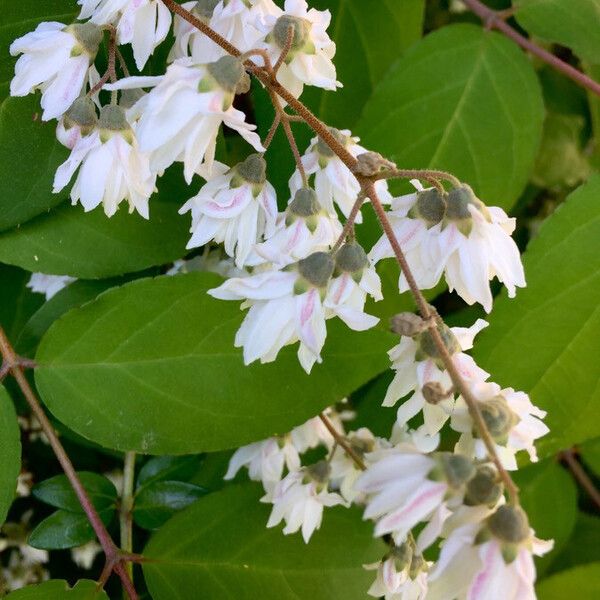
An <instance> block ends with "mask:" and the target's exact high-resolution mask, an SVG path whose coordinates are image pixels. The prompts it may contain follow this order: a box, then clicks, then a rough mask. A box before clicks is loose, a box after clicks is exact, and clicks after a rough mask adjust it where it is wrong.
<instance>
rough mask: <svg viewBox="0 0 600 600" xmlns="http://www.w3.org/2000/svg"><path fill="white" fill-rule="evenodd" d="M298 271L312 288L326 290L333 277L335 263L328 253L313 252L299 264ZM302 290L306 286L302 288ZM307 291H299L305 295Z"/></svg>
mask: <svg viewBox="0 0 600 600" xmlns="http://www.w3.org/2000/svg"><path fill="white" fill-rule="evenodd" d="M297 265H298V271H299V272H300V275H301V276H302V278H303V279H304V280H305V281H306V282H307V283H308V284H309V286H310V287H316V288H325V287H326V286H327V284H328V283H329V280H330V279H331V276H332V275H333V270H334V268H335V263H334V261H333V258H332V257H331V255H330V254H328V253H327V252H313V253H312V254H311V255H310V256H308V257H307V258H304V259H302V260H300V261H298V263H297ZM300 287H301V288H302V287H304V286H300ZM304 291H306V290H303V291H300V289H298V290H297V293H298V292H299V293H303V292H304Z"/></svg>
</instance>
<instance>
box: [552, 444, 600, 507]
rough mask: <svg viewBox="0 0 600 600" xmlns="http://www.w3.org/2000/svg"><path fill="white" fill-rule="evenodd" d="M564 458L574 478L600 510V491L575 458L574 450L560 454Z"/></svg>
mask: <svg viewBox="0 0 600 600" xmlns="http://www.w3.org/2000/svg"><path fill="white" fill-rule="evenodd" d="M560 458H562V459H563V460H564V461H565V462H566V463H567V466H568V467H569V470H570V471H571V473H573V477H575V479H576V480H577V483H579V485H580V486H581V487H582V488H583V489H584V490H585V491H586V493H587V495H588V496H589V497H590V498H591V499H592V501H593V502H594V504H595V505H596V506H597V507H598V508H599V509H600V491H599V490H598V489H597V488H596V486H595V485H594V482H593V481H592V480H591V479H590V478H589V476H588V474H587V473H586V472H585V471H584V469H583V467H582V466H581V464H580V462H579V461H578V460H577V457H576V456H575V452H574V451H573V449H571V450H564V451H563V452H561V453H560Z"/></svg>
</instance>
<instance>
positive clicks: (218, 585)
mask: <svg viewBox="0 0 600 600" xmlns="http://www.w3.org/2000/svg"><path fill="white" fill-rule="evenodd" d="M261 495H262V490H260V489H259V488H258V486H253V485H246V486H231V487H228V488H225V489H224V490H223V491H221V492H215V493H214V494H209V495H208V496H205V497H204V498H202V499H200V500H199V501H198V502H196V503H195V504H194V505H192V506H191V507H190V508H188V509H186V510H185V511H183V512H182V513H180V514H179V515H177V516H175V517H173V519H171V520H170V521H169V522H168V523H167V524H166V525H165V526H164V527H162V529H161V530H160V531H159V532H158V533H157V534H156V535H155V536H154V537H153V538H152V539H151V541H150V543H149V544H148V546H147V547H146V549H145V550H144V556H146V557H148V558H150V559H151V560H150V561H148V562H147V563H144V565H143V569H144V575H145V577H146V582H147V584H148V588H149V590H150V593H151V595H152V597H153V598H154V600H173V599H174V598H222V599H223V600H225V599H227V600H228V599H230V598H231V599H233V598H235V600H255V599H256V598H260V599H261V600H298V599H299V598H311V600H332V598H344V600H359V599H360V600H363V599H364V598H366V597H367V595H366V590H367V589H368V588H369V585H370V584H371V581H372V574H371V573H369V572H367V571H365V570H364V569H363V568H362V565H363V564H366V563H371V562H375V561H377V560H379V559H380V558H381V556H382V555H383V554H384V553H385V546H384V545H383V544H382V543H381V542H380V541H379V540H376V539H374V538H373V531H372V526H371V524H369V523H366V522H363V521H362V518H361V515H360V511H358V510H348V509H344V508H340V507H336V508H333V509H331V508H330V509H325V513H324V515H323V525H322V528H321V530H320V531H317V532H316V533H315V534H314V536H313V537H312V538H311V540H310V544H308V545H307V544H305V543H304V541H303V540H302V537H301V535H300V534H296V535H290V536H284V535H283V533H282V532H281V528H280V527H276V528H273V529H266V527H265V525H266V522H267V519H268V517H269V510H270V509H269V506H267V505H265V504H262V503H260V502H259V498H260V497H261Z"/></svg>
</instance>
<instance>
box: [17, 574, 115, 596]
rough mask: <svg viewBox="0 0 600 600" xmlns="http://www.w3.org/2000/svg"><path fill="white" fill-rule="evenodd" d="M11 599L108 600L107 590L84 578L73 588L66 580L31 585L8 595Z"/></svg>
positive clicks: (52, 580)
mask: <svg viewBox="0 0 600 600" xmlns="http://www.w3.org/2000/svg"><path fill="white" fill-rule="evenodd" d="M7 598H9V599H10V600H65V599H66V600H108V596H107V595H106V592H105V591H104V590H102V589H99V588H98V584H97V583H96V582H95V581H90V580H89V579H82V580H81V581H78V582H77V583H76V584H75V586H74V587H73V588H72V589H71V587H70V586H69V584H68V583H67V582H66V581H62V580H60V579H51V580H50V581H45V582H44V583H39V584H37V585H29V586H27V587H25V588H23V589H21V590H17V591H16V592H13V593H12V594H9V595H8V596H7Z"/></svg>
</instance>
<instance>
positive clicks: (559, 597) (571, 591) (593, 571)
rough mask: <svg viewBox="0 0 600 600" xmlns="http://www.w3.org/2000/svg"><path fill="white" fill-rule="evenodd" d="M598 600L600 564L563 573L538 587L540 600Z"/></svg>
mask: <svg viewBox="0 0 600 600" xmlns="http://www.w3.org/2000/svg"><path fill="white" fill-rule="evenodd" d="M572 596H576V597H577V600H596V599H597V598H598V597H600V562H595V563H590V564H588V565H583V566H581V567H575V568H574V569H569V570H568V571H561V572H560V573H557V574H556V575H553V576H552V577H548V578H547V579H544V580H543V581H542V582H540V583H539V584H538V586H537V597H538V600H565V598H570V597H572Z"/></svg>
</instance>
